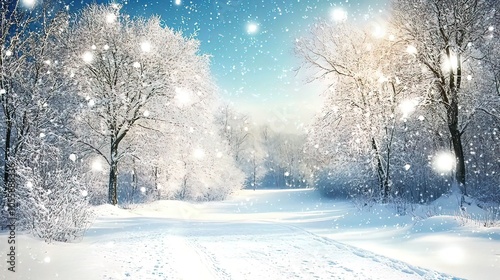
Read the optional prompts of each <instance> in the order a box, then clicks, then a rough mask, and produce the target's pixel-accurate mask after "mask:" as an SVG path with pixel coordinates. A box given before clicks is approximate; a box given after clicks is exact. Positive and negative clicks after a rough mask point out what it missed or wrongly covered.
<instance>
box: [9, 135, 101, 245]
mask: <svg viewBox="0 0 500 280" xmlns="http://www.w3.org/2000/svg"><path fill="white" fill-rule="evenodd" d="M27 147H28V150H30V151H31V153H30V154H29V156H28V159H27V160H26V161H23V162H19V163H18V164H17V166H18V167H17V170H18V186H17V188H16V197H17V199H16V201H17V202H18V203H19V206H18V208H17V212H18V214H19V220H18V222H19V225H20V227H21V228H22V229H25V230H28V231H30V232H31V233H32V234H33V235H34V236H35V237H38V238H42V239H43V240H45V241H46V242H51V241H61V242H67V241H71V240H74V239H76V238H79V237H81V236H83V234H84V233H85V231H86V230H87V229H88V228H89V227H90V225H91V223H92V220H93V213H92V211H91V209H90V207H89V203H88V198H87V195H88V191H87V188H86V186H85V184H84V183H83V181H82V179H81V177H80V176H79V175H78V173H77V169H76V165H77V164H78V162H73V161H72V160H70V159H68V157H67V155H65V154H61V153H60V151H59V149H58V148H57V147H55V146H53V145H51V144H50V143H46V142H44V141H43V140H41V141H36V143H29V145H27ZM35 147H37V148H35Z"/></svg>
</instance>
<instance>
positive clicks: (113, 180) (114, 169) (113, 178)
mask: <svg viewBox="0 0 500 280" xmlns="http://www.w3.org/2000/svg"><path fill="white" fill-rule="evenodd" d="M117 158H118V146H117V145H115V144H114V143H113V142H112V144H111V160H110V163H111V164H110V170H109V185H108V203H110V204H112V205H116V204H118V198H117V184H118V160H117Z"/></svg>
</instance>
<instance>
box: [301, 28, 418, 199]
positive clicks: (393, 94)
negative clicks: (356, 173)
mask: <svg viewBox="0 0 500 280" xmlns="http://www.w3.org/2000/svg"><path fill="white" fill-rule="evenodd" d="M380 28H381V27H378V28H377V29H376V30H375V31H373V30H371V28H370V27H369V26H363V27H359V26H353V25H350V24H349V23H344V22H329V21H321V22H318V23H317V24H316V25H315V26H314V27H313V28H312V31H311V36H310V37H308V38H301V39H300V40H298V42H297V49H296V50H297V52H298V54H299V55H300V56H301V57H302V58H303V59H304V68H305V69H311V70H312V71H313V73H314V74H313V75H312V80H316V79H321V80H324V81H326V83H327V84H328V85H329V86H330V88H329V90H327V91H326V96H325V105H324V107H323V110H322V114H321V116H319V118H318V119H317V120H316V122H315V123H314V124H313V127H312V129H311V130H310V132H309V142H310V145H309V146H310V148H309V149H308V151H309V152H312V153H315V154H316V155H317V158H318V159H320V160H323V162H324V165H329V164H330V165H331V164H334V162H336V161H337V162H339V161H340V165H345V164H346V162H345V161H346V160H347V161H350V162H351V163H353V164H355V165H359V162H368V163H369V165H370V166H369V168H364V170H366V171H367V172H369V173H371V172H373V173H374V175H375V176H376V177H377V180H378V184H379V192H380V193H382V194H383V196H384V197H387V196H388V195H389V191H390V187H391V184H392V182H391V173H392V167H393V162H392V161H393V159H394V158H395V152H394V149H395V148H394V143H395V142H396V141H395V139H396V136H397V130H398V129H399V130H400V131H401V130H402V129H403V128H402V122H401V120H400V118H398V117H397V116H401V115H402V119H406V118H408V117H409V115H410V114H411V113H412V111H414V110H415V108H416V106H417V105H418V103H419V100H418V99H415V98H414V97H413V96H411V95H410V94H409V90H408V86H407V85H408V84H411V82H412V80H414V79H418V77H419V75H412V74H410V73H411V72H409V71H401V70H400V69H401V68H400V67H399V65H400V64H401V63H407V61H408V60H409V59H410V54H409V53H407V52H405V47H406V46H404V45H401V44H399V43H398V42H397V41H396V40H395V39H396V38H394V36H390V35H389V34H390V31H385V32H382V30H381V29H380ZM411 70H414V69H411ZM342 154H344V155H345V156H342ZM352 161H357V163H354V162H352ZM368 176H371V175H370V174H368Z"/></svg>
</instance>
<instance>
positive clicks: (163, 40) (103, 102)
mask: <svg viewBox="0 0 500 280" xmlns="http://www.w3.org/2000/svg"><path fill="white" fill-rule="evenodd" d="M77 19H78V20H77V22H76V23H75V24H74V25H73V27H72V29H71V31H70V34H69V38H70V42H69V48H70V49H71V50H72V56H71V57H70V58H69V59H71V60H72V61H74V65H73V66H72V68H70V69H68V71H69V72H71V74H70V75H71V77H72V78H73V79H74V81H75V82H76V85H77V89H78V93H79V94H80V96H82V97H84V98H85V99H86V100H87V106H86V107H87V108H83V109H82V115H81V121H82V122H83V123H84V126H80V127H77V129H79V131H78V136H79V137H80V139H81V142H82V143H83V144H85V145H86V146H88V147H89V149H91V150H92V151H93V152H95V153H97V154H99V155H100V156H102V158H104V160H105V161H106V162H107V164H108V165H109V182H108V202H109V203H111V204H117V203H118V197H117V192H118V190H117V185H118V174H119V163H120V162H121V161H122V159H123V158H124V157H127V156H130V155H131V152H132V151H133V150H134V147H133V146H130V145H127V146H125V147H124V145H123V144H124V143H125V141H124V139H125V138H126V137H127V135H129V132H130V131H131V130H133V129H135V128H137V127H139V126H140V121H141V120H143V119H146V118H148V115H147V113H145V111H146V108H147V105H149V104H150V103H152V102H162V103H164V104H166V103H168V102H171V101H172V100H173V99H174V97H175V96H176V89H178V88H181V87H182V86H183V84H184V83H186V82H187V81H189V77H194V76H196V75H198V74H200V75H201V73H200V72H199V71H198V70H197V67H199V66H200V63H205V60H206V59H207V58H206V57H205V56H201V55H198V47H199V42H198V41H196V40H194V39H192V38H186V37H184V36H183V35H182V34H181V33H180V32H174V31H173V30H171V29H169V28H164V27H162V24H161V21H160V19H159V18H157V17H152V18H150V19H141V18H137V19H132V18H130V17H129V16H128V15H125V14H121V13H120V6H119V5H117V4H112V5H90V6H88V7H87V8H85V9H84V10H83V11H82V12H81V13H80V14H79V15H78V17H77ZM130 143H132V142H128V144H130Z"/></svg>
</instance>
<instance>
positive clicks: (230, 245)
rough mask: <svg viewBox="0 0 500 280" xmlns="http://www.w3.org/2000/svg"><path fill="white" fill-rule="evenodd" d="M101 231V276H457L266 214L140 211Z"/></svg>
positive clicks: (256, 277) (402, 277) (338, 277)
mask: <svg viewBox="0 0 500 280" xmlns="http://www.w3.org/2000/svg"><path fill="white" fill-rule="evenodd" d="M103 222H104V221H102V222H101V225H104V224H103ZM109 222H111V221H109ZM104 223H108V222H104ZM121 224H123V223H121ZM102 233H104V232H102ZM102 233H99V230H98V231H97V232H96V233H94V234H96V235H101V234H102ZM102 237H103V238H100V240H99V241H97V242H95V243H93V247H94V249H95V250H96V251H98V252H97V253H98V255H101V256H102V258H103V261H104V262H106V267H105V268H104V270H103V274H102V279H110V280H111V279H453V278H452V277H449V276H447V275H442V274H440V273H437V272H433V271H428V270H425V269H420V268H417V267H414V266H411V265H408V264H406V263H403V262H399V261H395V260H392V259H389V258H385V257H382V256H378V255H375V254H373V253H369V252H366V251H363V250H360V249H357V248H354V247H350V246H348V245H344V244H341V243H338V242H336V241H334V240H330V239H327V238H324V237H321V236H318V235H316V234H314V233H311V232H309V231H307V230H305V229H302V228H300V227H298V226H294V225H288V224H285V223H279V222H272V221H264V220H242V221H238V220H232V221H204V220H176V219H161V218H145V217H137V218H135V219H132V220H131V221H130V224H129V226H127V227H126V228H124V229H123V231H122V232H120V233H119V234H117V233H116V232H115V233H114V234H113V235H112V236H109V237H110V238H111V237H112V239H107V238H106V235H103V236H102Z"/></svg>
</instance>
